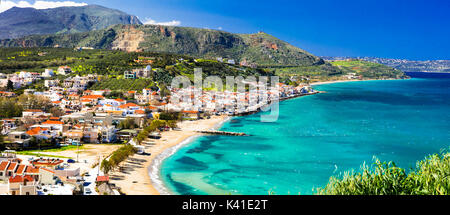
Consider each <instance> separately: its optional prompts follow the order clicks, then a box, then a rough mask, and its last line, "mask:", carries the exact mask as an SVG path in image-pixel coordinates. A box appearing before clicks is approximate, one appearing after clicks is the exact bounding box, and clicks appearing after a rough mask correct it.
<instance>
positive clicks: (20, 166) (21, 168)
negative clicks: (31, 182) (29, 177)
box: [16, 165, 27, 175]
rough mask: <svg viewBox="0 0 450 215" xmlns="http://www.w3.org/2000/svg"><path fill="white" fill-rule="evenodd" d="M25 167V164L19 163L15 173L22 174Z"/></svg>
mask: <svg viewBox="0 0 450 215" xmlns="http://www.w3.org/2000/svg"><path fill="white" fill-rule="evenodd" d="M26 168H27V166H26V165H19V167H18V168H17V171H16V173H17V174H19V175H21V174H23V173H24V172H25V170H26Z"/></svg>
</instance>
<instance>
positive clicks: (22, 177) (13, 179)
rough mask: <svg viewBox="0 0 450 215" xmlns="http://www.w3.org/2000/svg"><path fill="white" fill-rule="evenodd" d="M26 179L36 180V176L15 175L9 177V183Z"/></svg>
mask: <svg viewBox="0 0 450 215" xmlns="http://www.w3.org/2000/svg"><path fill="white" fill-rule="evenodd" d="M24 181H34V178H33V177H31V176H29V175H25V176H21V175H16V176H14V177H11V178H9V183H21V182H24Z"/></svg>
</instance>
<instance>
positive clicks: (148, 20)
mask: <svg viewBox="0 0 450 215" xmlns="http://www.w3.org/2000/svg"><path fill="white" fill-rule="evenodd" d="M144 24H146V25H167V26H179V25H181V22H180V21H178V20H172V21H170V22H157V21H155V20H153V19H151V18H145V20H144Z"/></svg>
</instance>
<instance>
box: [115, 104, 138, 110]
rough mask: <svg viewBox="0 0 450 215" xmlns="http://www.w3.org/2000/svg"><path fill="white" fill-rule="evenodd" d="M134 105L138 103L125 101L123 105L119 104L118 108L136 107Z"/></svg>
mask: <svg viewBox="0 0 450 215" xmlns="http://www.w3.org/2000/svg"><path fill="white" fill-rule="evenodd" d="M136 106H138V105H137V104H134V103H127V104H124V105H120V106H119V108H121V109H125V108H129V107H136Z"/></svg>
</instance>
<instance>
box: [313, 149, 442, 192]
mask: <svg viewBox="0 0 450 215" xmlns="http://www.w3.org/2000/svg"><path fill="white" fill-rule="evenodd" d="M316 193H317V194H320V195H449V194H450V153H442V155H439V154H435V155H432V156H429V157H427V158H425V160H423V161H419V162H417V164H416V167H415V169H412V170H411V171H410V172H409V174H407V173H406V171H405V170H404V169H402V168H399V167H397V166H396V165H395V163H393V162H389V163H386V162H383V163H381V162H380V161H379V160H378V159H375V163H374V164H373V166H372V168H370V167H368V166H366V165H363V166H362V168H361V172H359V173H353V172H351V173H350V172H345V173H344V175H343V177H342V178H338V177H331V178H330V181H329V183H328V184H327V185H326V186H325V187H324V188H319V189H317V191H316Z"/></svg>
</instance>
